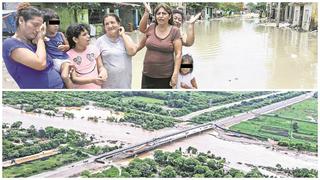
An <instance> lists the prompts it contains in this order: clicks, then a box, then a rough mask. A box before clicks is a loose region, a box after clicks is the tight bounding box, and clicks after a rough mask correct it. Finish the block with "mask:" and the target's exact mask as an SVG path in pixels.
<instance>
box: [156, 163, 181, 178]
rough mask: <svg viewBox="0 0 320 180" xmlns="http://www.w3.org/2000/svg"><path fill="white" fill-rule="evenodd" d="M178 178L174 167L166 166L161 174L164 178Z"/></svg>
mask: <svg viewBox="0 0 320 180" xmlns="http://www.w3.org/2000/svg"><path fill="white" fill-rule="evenodd" d="M176 176H177V173H176V171H175V170H174V168H173V167H172V166H170V165H169V166H166V167H165V168H164V169H163V170H162V171H161V172H160V177H163V178H174V177H176Z"/></svg>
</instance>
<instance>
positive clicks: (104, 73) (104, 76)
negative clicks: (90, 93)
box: [96, 55, 108, 81]
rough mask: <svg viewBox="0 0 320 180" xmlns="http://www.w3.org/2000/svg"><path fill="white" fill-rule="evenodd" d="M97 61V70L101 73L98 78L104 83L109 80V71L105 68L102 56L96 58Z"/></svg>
mask: <svg viewBox="0 0 320 180" xmlns="http://www.w3.org/2000/svg"><path fill="white" fill-rule="evenodd" d="M96 61H97V68H98V73H99V74H98V76H99V78H101V79H102V81H106V80H107V78H108V73H107V69H106V68H105V67H104V65H103V63H102V59H101V56H100V55H99V56H98V57H97V58H96Z"/></svg>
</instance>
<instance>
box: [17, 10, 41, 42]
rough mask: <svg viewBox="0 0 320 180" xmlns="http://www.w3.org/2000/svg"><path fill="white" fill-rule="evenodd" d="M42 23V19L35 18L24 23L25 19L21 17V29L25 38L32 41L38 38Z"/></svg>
mask: <svg viewBox="0 0 320 180" xmlns="http://www.w3.org/2000/svg"><path fill="white" fill-rule="evenodd" d="M20 22H21V23H20ZM42 23H43V19H42V17H38V16H34V17H33V18H32V19H29V20H28V21H24V19H23V17H19V28H20V30H21V32H22V34H23V36H24V37H25V38H26V39H28V40H30V41H32V40H33V39H35V38H36V37H37V34H38V32H39V31H40V26H41V25H42Z"/></svg>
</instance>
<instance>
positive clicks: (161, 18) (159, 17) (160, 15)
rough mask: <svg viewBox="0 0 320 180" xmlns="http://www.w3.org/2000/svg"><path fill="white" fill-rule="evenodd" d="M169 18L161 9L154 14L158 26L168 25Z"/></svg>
mask: <svg viewBox="0 0 320 180" xmlns="http://www.w3.org/2000/svg"><path fill="white" fill-rule="evenodd" d="M170 18H171V15H170V14H169V13H168V12H167V11H166V10H165V9H164V8H162V7H161V8H160V9H159V10H158V11H157V13H156V21H157V23H158V24H168V23H169V20H170Z"/></svg>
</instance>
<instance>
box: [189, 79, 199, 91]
mask: <svg viewBox="0 0 320 180" xmlns="http://www.w3.org/2000/svg"><path fill="white" fill-rule="evenodd" d="M191 84H192V87H193V89H198V85H197V81H196V78H193V79H191Z"/></svg>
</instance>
